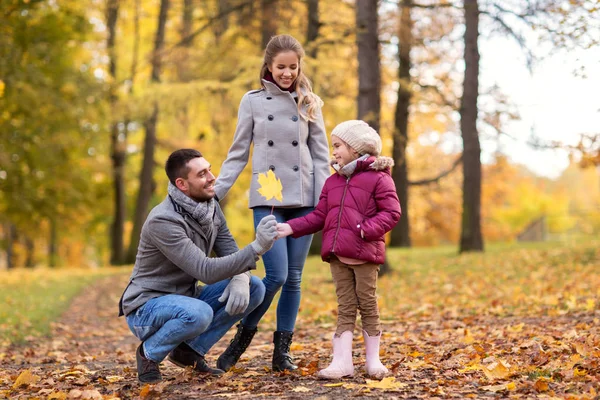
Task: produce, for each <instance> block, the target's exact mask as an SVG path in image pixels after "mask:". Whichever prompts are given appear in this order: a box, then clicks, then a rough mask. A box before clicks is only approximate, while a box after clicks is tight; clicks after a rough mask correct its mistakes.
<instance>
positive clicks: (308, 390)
mask: <svg viewBox="0 0 600 400" xmlns="http://www.w3.org/2000/svg"><path fill="white" fill-rule="evenodd" d="M292 392H301V393H306V392H310V389H309V388H307V387H304V386H296V387H295V388H293V389H292Z"/></svg>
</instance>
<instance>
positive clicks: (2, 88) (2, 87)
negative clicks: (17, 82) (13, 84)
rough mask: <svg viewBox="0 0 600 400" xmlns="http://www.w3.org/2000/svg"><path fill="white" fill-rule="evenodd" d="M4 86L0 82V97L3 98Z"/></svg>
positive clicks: (2, 82)
mask: <svg viewBox="0 0 600 400" xmlns="http://www.w3.org/2000/svg"><path fill="white" fill-rule="evenodd" d="M5 86H6V85H5V84H4V81H1V80H0V97H2V96H4V87H5Z"/></svg>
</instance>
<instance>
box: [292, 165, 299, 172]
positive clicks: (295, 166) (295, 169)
mask: <svg viewBox="0 0 600 400" xmlns="http://www.w3.org/2000/svg"><path fill="white" fill-rule="evenodd" d="M292 169H293V170H294V171H298V170H299V169H300V168H298V166H297V165H294V167H293V168H292Z"/></svg>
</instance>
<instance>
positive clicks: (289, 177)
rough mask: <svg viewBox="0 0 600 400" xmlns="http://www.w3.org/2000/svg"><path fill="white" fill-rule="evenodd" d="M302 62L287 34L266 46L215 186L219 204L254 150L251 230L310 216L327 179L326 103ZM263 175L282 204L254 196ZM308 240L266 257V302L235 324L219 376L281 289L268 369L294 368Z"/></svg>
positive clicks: (287, 243)
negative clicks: (256, 83) (274, 183)
mask: <svg viewBox="0 0 600 400" xmlns="http://www.w3.org/2000/svg"><path fill="white" fill-rule="evenodd" d="M303 57H304V50H303V49H302V46H301V45H300V43H298V41H297V40H296V39H294V38H293V37H291V36H289V35H279V36H274V37H273V38H272V39H271V40H270V41H269V43H268V44H267V48H266V49H265V55H264V62H263V65H262V69H261V71H260V82H261V86H262V89H260V90H254V91H251V92H248V93H246V94H245V95H244V97H243V98H242V101H241V103H240V108H239V113H238V122H237V128H236V132H235V135H234V138H233V143H232V145H231V148H230V149H229V153H228V155H227V159H226V160H225V162H224V163H223V165H222V166H221V172H220V174H219V177H218V178H217V182H216V185H215V193H216V196H217V198H218V199H220V200H222V199H223V198H224V197H225V195H226V194H227V192H228V191H229V189H230V188H231V186H232V185H233V184H234V183H235V181H236V179H237V178H238V176H239V175H240V173H241V172H242V170H243V169H244V167H245V166H246V164H247V163H248V157H249V153H250V146H251V145H252V144H254V153H253V156H252V181H251V184H250V208H252V210H253V213H254V226H255V227H256V224H258V222H259V221H260V220H261V219H262V218H263V217H264V216H266V215H269V214H271V212H273V215H275V217H276V218H277V221H278V222H285V221H287V220H288V219H292V218H296V217H299V216H303V215H306V214H308V213H309V212H310V211H312V210H313V209H314V206H315V205H316V204H317V202H318V199H319V194H320V193H321V188H322V187H323V184H324V183H325V180H326V179H327V177H328V176H329V174H330V172H329V145H328V143H327V135H326V133H325V127H324V123H323V117H322V115H321V106H322V104H323V102H322V101H321V99H319V97H318V96H317V95H315V94H314V93H313V92H312V88H311V85H310V82H309V80H308V79H307V77H306V76H305V75H304V73H303V72H302V58H303ZM268 170H272V171H273V172H274V173H275V175H276V176H277V177H278V178H279V179H280V180H281V183H282V185H283V193H282V194H283V201H282V202H279V201H277V200H274V199H272V200H265V198H264V197H262V196H261V195H260V194H259V193H258V188H259V187H260V185H259V184H258V181H257V177H258V174H260V173H265V172H267V171H268ZM273 206H275V208H274V209H272V207H273ZM311 241H312V236H305V237H303V238H298V239H293V238H288V239H286V240H278V241H276V242H275V245H274V246H273V247H272V248H271V250H269V251H268V252H267V253H266V254H264V255H263V262H264V264H265V271H266V276H265V278H264V279H263V283H264V284H265V287H266V294H265V299H264V301H263V303H262V304H261V305H260V306H259V307H258V308H256V309H255V310H254V311H253V312H252V313H251V314H250V315H248V316H247V317H246V318H244V319H243V320H242V322H241V323H240V324H239V325H238V331H237V334H236V335H235V337H234V338H233V340H232V341H231V343H230V344H229V347H228V348H227V350H225V352H224V353H223V354H222V355H221V356H220V357H219V359H218V361H217V365H218V367H219V368H220V369H222V370H225V371H227V370H229V369H230V368H231V367H232V366H233V365H235V363H236V362H237V361H238V359H239V357H240V356H241V355H242V353H243V352H244V351H245V350H246V348H247V347H248V345H249V344H250V342H251V340H252V338H253V337H254V334H255V333H256V331H257V326H258V322H259V321H260V319H261V318H262V316H263V315H264V314H265V312H266V311H267V310H268V309H269V306H270V305H271V302H272V301H273V297H274V296H275V294H276V293H277V292H278V291H279V289H280V288H281V287H282V286H283V289H282V291H281V296H280V298H279V303H278V305H277V331H276V332H275V333H274V335H273V343H274V350H273V363H272V367H273V370H275V371H283V370H294V369H296V365H294V363H293V361H292V358H291V356H290V354H289V349H290V345H291V342H292V335H293V332H294V326H295V323H296V316H297V315H298V308H299V306H300V280H301V276H302V269H303V267H304V262H305V260H306V256H307V255H308V250H309V247H310V243H311Z"/></svg>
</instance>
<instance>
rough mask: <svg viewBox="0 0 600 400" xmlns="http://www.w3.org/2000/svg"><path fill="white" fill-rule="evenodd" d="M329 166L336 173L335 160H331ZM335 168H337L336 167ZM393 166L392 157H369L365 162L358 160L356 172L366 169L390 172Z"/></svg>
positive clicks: (337, 168)
mask: <svg viewBox="0 0 600 400" xmlns="http://www.w3.org/2000/svg"><path fill="white" fill-rule="evenodd" d="M329 164H330V165H331V166H332V167H333V168H334V169H335V170H336V171H338V170H339V169H340V168H339V164H338V163H337V161H336V160H335V159H333V160H331V161H330V162H329ZM336 166H337V167H336ZM393 166H394V159H393V158H392V157H386V156H379V157H374V156H369V157H368V158H367V159H366V160H360V161H358V163H357V166H356V171H364V170H366V169H367V168H369V169H373V170H375V171H385V170H386V169H388V170H391V169H392V167H393Z"/></svg>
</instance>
